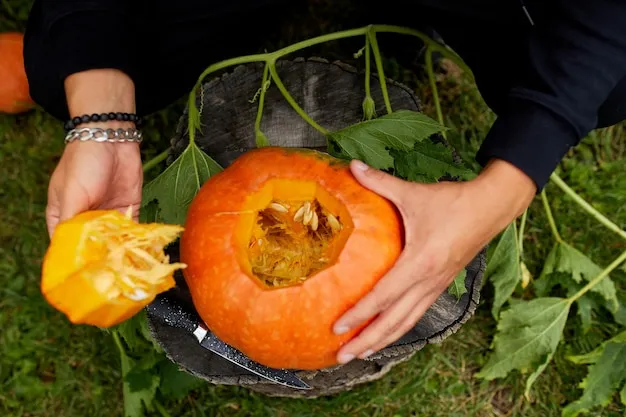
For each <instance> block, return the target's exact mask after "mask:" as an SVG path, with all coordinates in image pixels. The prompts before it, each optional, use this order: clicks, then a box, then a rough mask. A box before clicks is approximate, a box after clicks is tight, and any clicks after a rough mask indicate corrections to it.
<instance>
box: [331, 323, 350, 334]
mask: <svg viewBox="0 0 626 417" xmlns="http://www.w3.org/2000/svg"><path fill="white" fill-rule="evenodd" d="M349 330H350V328H349V327H348V326H345V325H339V326H335V330H334V332H335V334H336V335H340V334H344V333H348V331H349Z"/></svg>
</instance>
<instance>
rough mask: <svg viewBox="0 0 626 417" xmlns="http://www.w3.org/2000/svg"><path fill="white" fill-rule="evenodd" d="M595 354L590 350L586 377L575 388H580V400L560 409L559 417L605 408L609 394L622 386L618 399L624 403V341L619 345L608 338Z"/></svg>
mask: <svg viewBox="0 0 626 417" xmlns="http://www.w3.org/2000/svg"><path fill="white" fill-rule="evenodd" d="M625 333H626V332H625ZM596 351H597V352H596ZM596 351H594V354H593V356H592V359H591V361H589V362H588V363H590V366H589V367H588V373H587V376H586V377H585V379H583V381H582V382H581V383H580V385H579V387H580V388H582V389H583V394H582V397H580V398H579V399H578V400H576V401H574V402H573V403H570V404H568V405H567V406H566V407H565V408H564V409H563V411H562V413H561V415H562V416H563V417H575V416H577V415H579V414H581V413H584V412H588V411H590V410H591V409H592V408H593V407H596V406H606V405H608V404H609V403H610V402H611V399H612V397H613V394H614V393H615V392H617V391H618V390H619V389H620V387H622V392H621V393H620V394H621V395H620V396H621V397H622V398H621V400H622V402H624V395H623V394H624V389H626V388H625V387H626V385H625V383H626V341H624V340H622V341H621V342H620V341H614V340H613V339H611V340H609V341H607V343H603V344H602V345H601V346H600V347H599V348H598V349H596ZM587 358H589V356H588V357H587Z"/></svg>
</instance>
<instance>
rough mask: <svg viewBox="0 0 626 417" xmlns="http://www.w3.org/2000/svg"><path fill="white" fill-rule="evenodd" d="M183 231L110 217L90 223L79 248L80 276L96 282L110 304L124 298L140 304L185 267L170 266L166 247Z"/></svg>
mask: <svg viewBox="0 0 626 417" xmlns="http://www.w3.org/2000/svg"><path fill="white" fill-rule="evenodd" d="M181 230H182V228H181V227H180V226H176V225H166V224H156V223H155V224H139V223H136V222H134V221H133V220H132V219H131V218H130V217H129V216H123V215H121V214H119V215H117V214H116V213H115V214H108V215H103V216H100V217H96V218H95V219H93V220H90V221H88V222H87V223H86V224H85V225H84V227H83V233H82V236H81V239H80V242H79V246H78V253H79V254H80V255H79V258H80V259H78V264H79V265H80V264H82V265H81V266H82V268H81V269H80V270H79V271H78V273H80V274H82V275H83V276H84V277H85V278H86V279H90V280H93V284H94V287H95V288H96V289H97V291H98V292H99V293H100V294H102V295H103V296H104V297H105V298H107V299H109V300H115V299H119V298H122V297H125V298H129V299H131V300H135V301H139V300H143V299H146V298H148V297H149V296H150V295H151V294H153V293H154V289H155V288H157V287H158V286H159V284H161V281H163V280H164V279H167V277H169V276H170V275H171V274H172V273H173V272H174V271H175V270H176V269H179V268H183V267H185V265H184V264H181V263H172V264H170V263H169V258H168V256H167V255H165V254H164V252H163V247H164V246H166V245H167V244H169V243H170V242H172V241H173V240H175V239H176V237H177V235H178V234H179V233H180V232H181Z"/></svg>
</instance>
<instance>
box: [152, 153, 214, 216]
mask: <svg viewBox="0 0 626 417" xmlns="http://www.w3.org/2000/svg"><path fill="white" fill-rule="evenodd" d="M220 171H222V167H220V166H219V165H218V163H217V162H215V161H214V160H213V159H211V158H210V157H209V156H208V155H207V154H206V153H204V152H203V151H202V150H201V149H200V148H198V146H196V145H195V144H194V143H190V144H189V145H188V146H187V148H186V149H185V150H184V151H183V153H182V154H181V155H180V156H179V157H178V158H177V159H176V160H175V161H174V162H173V163H172V164H171V165H170V166H169V167H167V169H166V170H165V171H163V173H161V175H159V176H158V177H156V178H155V179H154V180H152V181H151V182H149V183H148V184H146V186H144V188H143V197H142V207H144V206H146V205H147V204H148V203H150V202H151V201H153V200H156V201H157V203H158V205H159V212H158V217H159V220H160V221H162V222H165V223H170V224H181V225H182V224H183V223H184V222H185V216H186V215H187V209H188V208H189V204H190V203H191V200H193V198H194V197H195V196H196V194H197V193H198V190H199V189H200V187H201V186H202V184H204V182H205V181H206V180H208V179H209V178H210V177H211V176H212V175H215V174H217V173H218V172H220Z"/></svg>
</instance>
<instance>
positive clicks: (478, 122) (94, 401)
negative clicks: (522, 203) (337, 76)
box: [0, 1, 626, 417]
mask: <svg viewBox="0 0 626 417" xmlns="http://www.w3.org/2000/svg"><path fill="white" fill-rule="evenodd" d="M11 3H12V5H13V11H12V13H13V14H14V15H15V16H13V15H10V14H9V13H0V28H11V29H12V28H21V27H22V26H21V25H20V23H19V22H21V21H23V17H24V15H23V12H22V9H26V10H27V8H25V7H22V6H23V5H24V4H26V3H27V2H26V1H23V2H13V1H12V2H11ZM3 4H4V2H3ZM16 4H17V5H19V6H15V5H16ZM7 10H8V9H7ZM16 16H17V17H16ZM12 18H16V19H17V20H11V19H12ZM7 22H9V23H7ZM16 22H18V23H16ZM383 53H384V51H383ZM408 81H411V80H408ZM439 84H440V88H441V91H440V95H441V96H442V100H443V108H444V113H445V114H446V118H447V120H446V122H447V124H448V125H449V126H451V127H452V128H453V131H452V132H451V134H450V140H451V141H452V143H453V144H454V145H455V146H456V147H457V149H458V150H459V151H460V152H461V153H462V154H463V155H464V156H465V157H466V158H468V157H471V156H472V155H473V153H474V152H475V151H476V149H477V147H478V146H479V144H480V141H481V140H482V138H483V137H484V135H485V133H486V131H487V130H488V128H489V125H490V123H491V122H492V121H493V119H494V117H493V115H492V114H491V112H489V110H488V109H487V108H486V106H485V104H484V103H483V102H482V100H481V99H480V97H479V95H478V94H477V92H476V90H475V88H474V87H473V85H471V84H470V83H468V82H467V81H466V80H464V79H463V78H458V77H454V76H447V77H443V76H442V78H441V79H440V83H439ZM416 85H417V87H416V88H418V95H419V96H420V97H425V100H426V102H425V104H426V112H427V113H428V114H430V115H434V111H432V104H431V103H430V101H429V100H428V97H430V93H429V91H428V88H426V87H421V86H420V85H421V84H418V83H416ZM180 110H181V107H180V103H178V104H176V105H175V106H172V108H170V109H167V110H165V111H163V112H161V113H159V114H157V115H153V116H152V117H150V118H149V122H148V127H147V128H146V132H145V133H146V137H147V140H146V142H145V144H144V145H143V147H144V157H145V158H148V157H150V156H151V155H154V154H155V153H156V152H157V151H158V150H162V149H164V148H165V147H166V146H167V144H168V140H169V138H170V137H171V135H172V134H173V132H174V128H175V122H176V120H177V118H178V116H179V115H180ZM625 133H626V128H625V127H624V126H618V127H615V128H611V129H606V130H603V131H602V132H598V133H594V134H592V135H590V136H589V137H588V138H586V139H585V141H584V144H583V145H581V146H580V147H578V148H577V150H576V151H575V152H572V153H571V154H570V155H568V157H567V159H566V160H565V161H564V163H563V164H562V166H561V169H562V172H561V174H562V176H563V177H564V179H565V180H566V181H567V182H568V183H569V184H570V186H572V187H573V188H574V189H575V190H576V191H577V192H579V193H581V194H582V196H583V197H584V198H586V199H588V200H590V201H593V204H594V206H595V207H596V208H598V209H599V210H601V211H602V212H604V213H606V214H608V215H609V216H610V217H611V218H612V219H613V220H615V221H616V222H617V223H618V224H619V225H621V226H622V227H623V226H624V225H626V191H625V190H626V175H624V174H625V173H626V161H625V160H624V155H625V152H624V137H625ZM62 137H63V132H62V128H61V123H60V122H58V121H55V120H53V119H51V118H50V117H49V116H47V115H45V114H44V113H42V112H41V111H33V112H29V113H27V114H24V115H20V116H7V115H0V144H1V147H0V161H1V162H2V163H1V164H0V213H1V214H2V215H1V216H0V329H1V330H0V415H2V416H3V417H28V416H59V417H79V416H80V417H83V416H89V417H100V416H102V417H104V416H106V417H113V416H121V415H122V412H123V410H122V394H121V392H122V384H121V374H120V364H119V355H118V352H117V350H116V348H115V345H114V343H113V340H112V339H111V337H110V335H108V334H106V333H103V332H101V331H99V330H98V329H95V328H91V327H87V326H72V325H70V324H69V323H68V321H67V320H66V319H65V317H64V316H63V315H62V314H60V313H58V312H57V311H55V310H54V309H52V308H51V307H50V306H49V305H48V304H47V303H46V302H45V300H44V299H43V298H42V296H41V294H40V292H39V275H40V267H41V260H42V256H43V254H44V253H45V250H46V247H47V244H48V238H47V234H46V228H45V219H44V210H45V205H46V192H47V183H48V180H49V176H50V174H51V172H52V170H53V169H54V166H55V164H56V162H57V161H58V158H59V156H60V154H61V152H62V149H63V140H62ZM547 192H548V194H549V196H550V197H551V204H552V207H553V210H554V211H555V216H556V218H557V221H558V223H559V228H560V231H561V233H562V234H563V236H564V237H565V238H566V239H567V240H568V241H570V242H572V243H574V244H575V245H576V247H577V248H579V249H581V250H583V251H585V252H586V253H588V254H590V255H591V257H592V258H593V259H594V260H595V261H597V262H598V263H599V264H600V265H606V264H607V262H609V261H610V260H612V259H613V258H614V257H615V256H616V255H617V254H618V253H619V252H620V251H623V250H624V248H625V247H626V244H625V243H624V241H620V240H619V239H618V238H617V237H615V236H613V235H611V234H610V233H607V232H606V230H605V229H604V228H603V227H602V226H601V225H599V224H597V223H595V222H594V221H593V220H591V219H589V218H588V217H586V216H585V215H584V214H583V212H582V211H581V210H580V209H579V208H578V207H577V206H575V205H574V204H572V202H571V200H570V199H568V198H566V197H564V196H563V194H562V193H561V192H560V191H558V190H557V189H556V187H554V186H552V185H549V186H548V187H547ZM527 231H528V233H527V238H526V240H525V253H526V256H527V263H528V266H529V268H530V270H531V272H532V273H533V275H534V276H537V275H538V274H539V272H540V268H541V266H542V264H543V261H544V259H545V256H546V255H547V252H548V251H549V249H550V247H551V245H552V240H551V236H550V232H549V229H548V227H547V221H546V219H545V217H544V216H543V212H542V209H541V205H540V202H538V201H536V202H535V203H534V204H533V206H532V208H531V211H530V216H529V220H528V226H527ZM613 279H614V280H615V281H616V283H617V285H618V287H619V291H620V295H621V298H622V299H626V272H624V270H621V271H617V272H616V273H615V274H613ZM530 294H531V292H530V289H527V290H525V291H524V292H520V293H519V294H518V295H520V296H530ZM490 296H491V288H490V287H489V286H488V285H487V286H486V287H485V289H484V291H483V300H482V302H481V306H480V308H479V309H478V311H477V314H476V316H475V317H474V318H472V319H471V320H470V321H469V322H468V323H467V324H466V325H465V326H464V327H463V328H462V329H461V330H460V331H459V332H458V333H457V334H455V335H453V336H451V337H449V338H448V339H447V340H446V341H445V342H444V343H443V344H441V345H433V346H428V347H426V348H425V349H423V350H422V351H420V352H418V353H417V354H416V355H415V357H414V358H413V359H412V360H410V361H409V362H407V363H404V364H402V365H399V366H397V367H395V368H394V369H393V370H392V371H391V372H390V374H388V375H387V376H386V377H385V378H383V379H381V380H379V381H376V382H373V383H371V384H368V385H365V386H362V387H359V388H358V389H356V390H354V391H352V392H349V393H345V394H342V395H338V396H336V397H332V398H323V399H317V400H286V399H271V398H267V397H264V396H261V395H258V394H254V393H251V392H249V391H247V390H246V389H244V388H232V387H215V386H211V385H206V386H203V387H201V388H199V389H197V390H195V391H193V392H192V394H191V395H189V396H188V397H186V398H183V399H169V400H164V401H163V407H164V409H166V410H167V411H168V412H169V414H170V415H171V416H176V417H178V416H189V417H192V416H193V417H200V416H259V417H260V416H285V417H287V416H289V417H296V416H320V415H322V416H368V417H369V416H381V417H382V416H385V417H395V416H418V415H419V416H494V415H495V416H529V417H532V416H537V417H539V416H541V417H546V416H558V415H559V414H560V410H561V408H562V406H563V405H564V404H566V403H568V402H571V401H573V400H575V399H576V398H577V397H578V396H579V395H580V393H581V392H580V390H578V389H577V388H576V385H577V383H578V382H579V381H580V380H581V379H582V378H583V377H584V375H585V369H584V367H575V366H572V365H571V364H570V363H568V362H567V361H566V360H565V359H564V355H565V354H566V353H568V351H569V350H572V351H575V352H577V351H585V350H588V349H589V348H590V347H592V346H595V344H597V343H598V342H599V341H600V340H603V339H604V337H605V335H606V334H609V333H611V332H613V331H615V325H613V324H610V323H609V322H608V321H606V320H605V318H604V317H597V318H596V319H597V325H596V326H594V329H593V330H592V331H591V332H590V333H589V334H588V335H585V336H584V337H575V336H572V337H573V339H572V338H570V339H569V340H570V342H572V343H569V344H567V345H562V346H561V347H560V348H559V351H558V354H557V356H556V358H555V361H554V362H553V363H552V364H551V365H550V366H549V367H548V368H547V370H546V371H545V372H544V374H543V375H542V376H541V377H540V378H539V380H538V381H537V383H536V384H535V386H534V389H533V397H532V399H531V401H530V402H529V401H527V400H525V399H524V398H523V395H522V394H523V388H524V379H523V377H522V376H521V375H520V374H518V373H515V374H512V375H510V376H509V377H508V378H506V379H505V380H502V381H496V382H492V383H485V382H481V381H478V380H476V379H474V378H473V377H472V376H473V374H474V373H475V372H476V371H477V370H478V369H479V368H480V366H481V365H482V364H483V363H484V360H485V358H486V355H487V353H488V349H489V343H490V341H491V339H492V337H493V333H494V328H495V322H494V320H493V319H492V318H491V316H490V313H489V309H490ZM574 321H575V320H570V322H574ZM571 327H573V324H571V325H568V328H567V329H566V334H567V335H570V336H571V335H575V333H574V331H573V329H572V328H571ZM624 412H625V410H624V408H623V407H621V408H620V406H619V405H618V402H617V401H616V402H614V403H613V404H612V405H611V406H609V407H608V408H606V409H604V410H602V411H598V414H597V415H603V416H623V415H624Z"/></svg>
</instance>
